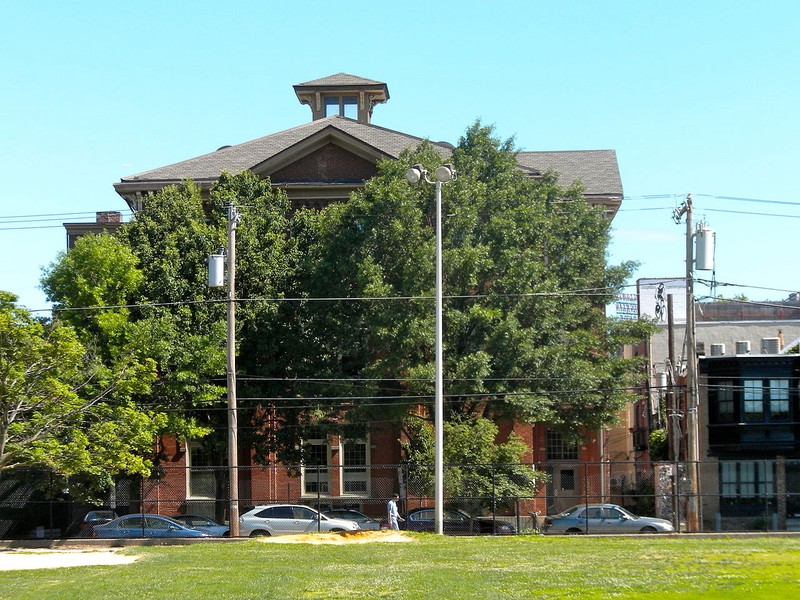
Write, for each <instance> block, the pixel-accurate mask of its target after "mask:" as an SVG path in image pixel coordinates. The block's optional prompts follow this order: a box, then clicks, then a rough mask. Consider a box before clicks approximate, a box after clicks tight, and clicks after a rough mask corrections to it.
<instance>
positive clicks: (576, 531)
mask: <svg viewBox="0 0 800 600" xmlns="http://www.w3.org/2000/svg"><path fill="white" fill-rule="evenodd" d="M565 533H568V534H570V535H577V534H579V533H583V532H582V531H581V530H580V529H578V528H577V527H570V528H569V529H567V531H566V532H565Z"/></svg>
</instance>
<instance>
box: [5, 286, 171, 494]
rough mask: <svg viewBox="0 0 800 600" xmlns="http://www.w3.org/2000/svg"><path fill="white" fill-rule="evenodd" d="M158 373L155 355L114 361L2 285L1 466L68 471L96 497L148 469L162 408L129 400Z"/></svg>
mask: <svg viewBox="0 0 800 600" xmlns="http://www.w3.org/2000/svg"><path fill="white" fill-rule="evenodd" d="M154 376H155V371H154V365H153V364H152V362H151V361H142V362H138V361H129V362H127V363H125V364H121V363H120V364H119V365H118V366H117V368H108V367H107V366H105V365H104V364H102V362H101V361H98V360H97V357H96V356H94V355H93V354H92V353H91V352H87V350H86V349H85V348H84V346H83V345H82V344H81V342H80V340H79V338H78V335H77V334H76V332H75V330H74V329H73V328H72V327H70V326H68V325H64V324H62V323H60V322H59V321H58V320H55V321H51V322H46V321H44V320H38V319H35V318H33V317H32V315H31V314H30V313H29V312H28V311H26V310H24V309H22V308H19V307H18V306H17V305H16V297H15V296H14V295H12V294H9V293H8V292H0V470H8V469H15V468H35V469H39V470H43V471H47V472H50V473H52V474H54V475H56V476H58V477H61V478H70V479H71V481H72V483H73V493H74V494H75V495H76V496H78V497H86V498H91V497H92V496H93V494H95V493H97V492H99V491H100V490H103V489H105V488H106V487H107V486H108V485H109V484H110V483H111V482H112V481H113V477H114V476H115V475H117V474H120V473H126V474H140V475H141V474H147V473H149V470H150V462H149V461H148V460H147V458H146V456H147V455H148V452H147V450H148V449H149V448H150V447H152V443H153V436H154V435H155V434H156V432H157V431H158V430H159V428H160V427H161V426H162V425H163V419H162V417H161V416H160V415H158V414H156V413H153V412H149V411H140V410H138V409H137V408H136V407H135V406H134V405H133V403H132V402H131V397H132V396H133V395H135V394H141V393H145V392H146V391H147V390H148V388H149V384H150V383H151V382H152V380H153V378H154Z"/></svg>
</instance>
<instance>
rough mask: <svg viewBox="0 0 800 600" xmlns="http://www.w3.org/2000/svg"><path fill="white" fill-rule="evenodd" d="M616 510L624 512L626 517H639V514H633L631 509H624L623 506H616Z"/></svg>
mask: <svg viewBox="0 0 800 600" xmlns="http://www.w3.org/2000/svg"><path fill="white" fill-rule="evenodd" d="M617 510H618V511H619V512H621V513H622V514H624V515H625V516H626V517H630V518H631V519H638V518H639V515H635V514H633V513H632V512H631V511H629V510H625V509H624V508H622V507H621V506H618V507H617Z"/></svg>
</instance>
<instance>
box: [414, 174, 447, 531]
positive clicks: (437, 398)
mask: <svg viewBox="0 0 800 600" xmlns="http://www.w3.org/2000/svg"><path fill="white" fill-rule="evenodd" d="M435 175H436V179H435V180H432V179H430V178H429V177H428V170H427V169H426V168H425V167H424V166H423V165H414V166H413V167H411V168H410V169H409V170H408V171H406V179H408V181H409V183H411V184H417V183H419V182H420V181H421V180H424V181H425V182H426V183H435V184H436V292H435V295H436V339H435V345H436V359H435V381H434V385H435V395H434V409H433V431H434V451H433V452H434V459H433V463H434V464H433V471H434V473H433V479H434V484H433V496H434V531H435V532H436V533H438V534H439V535H441V534H443V533H444V391H443V390H444V377H443V375H442V371H443V364H444V362H443V350H442V184H445V183H447V182H449V181H453V180H454V179H455V178H456V171H455V169H454V168H453V166H452V165H449V164H448V165H442V166H441V167H439V168H438V169H436V171H435Z"/></svg>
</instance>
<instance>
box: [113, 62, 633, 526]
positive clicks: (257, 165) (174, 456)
mask: <svg viewBox="0 0 800 600" xmlns="http://www.w3.org/2000/svg"><path fill="white" fill-rule="evenodd" d="M294 90H295V93H296V95H297V98H298V99H299V101H300V102H301V103H302V104H306V105H308V106H309V107H310V108H311V111H312V121H311V122H309V123H306V124H304V125H300V126H298V127H294V128H292V129H288V130H285V131H280V132H277V133H273V134H270V135H267V136H264V137H260V138H257V139H254V140H251V141H248V142H244V143H240V144H237V145H233V146H222V147H221V148H219V149H218V150H216V151H215V152H211V153H209V154H205V155H203V156H198V157H195V158H190V159H188V160H185V161H182V162H179V163H176V164H172V165H168V166H164V167H159V168H155V169H151V170H149V171H145V172H142V173H139V174H136V175H131V176H127V177H123V178H122V179H121V180H120V182H119V183H116V184H115V185H114V188H115V190H116V191H117V193H118V194H119V195H120V196H122V197H123V198H124V199H125V201H126V202H127V204H128V206H129V207H130V208H131V210H132V211H134V213H135V212H136V211H138V210H141V209H142V208H143V206H144V205H145V204H146V202H147V196H148V194H150V193H153V192H156V191H158V190H160V189H162V188H164V187H165V186H168V185H171V184H178V183H180V182H181V181H184V180H186V179H191V180H193V181H194V182H195V183H196V184H197V185H199V186H200V188H201V190H202V191H203V192H206V193H207V192H208V190H210V189H211V187H212V186H213V185H214V183H215V182H216V181H217V180H218V178H219V176H220V174H221V173H222V172H223V171H228V172H231V173H234V174H235V173H239V172H241V171H245V170H250V171H252V172H253V173H255V174H256V175H258V176H259V177H262V178H267V177H269V179H270V181H271V183H272V184H273V185H274V186H277V187H280V188H282V189H284V190H285V191H286V194H287V196H288V197H289V199H290V200H291V202H292V204H293V206H294V207H295V208H298V207H317V208H321V207H324V206H326V205H328V204H330V203H332V202H343V201H347V199H348V198H349V196H350V194H351V193H352V192H354V191H356V190H359V189H361V188H362V187H363V186H364V183H365V181H367V180H368V179H370V178H371V177H372V176H373V175H375V174H376V173H377V162H378V161H379V160H381V159H396V158H398V157H399V156H400V154H401V153H402V152H403V151H404V150H406V149H410V148H416V147H417V146H418V145H419V144H420V143H422V142H423V141H424V140H423V138H422V137H418V136H415V135H410V134H407V133H402V132H399V131H394V130H391V129H386V128H383V127H379V126H377V125H375V124H373V122H372V115H373V109H374V108H375V106H376V105H378V104H380V103H383V102H386V101H387V100H388V99H389V91H388V88H387V86H386V84H385V83H382V82H378V81H373V80H369V79H364V78H360V77H355V76H352V75H348V74H344V73H340V74H337V75H333V76H330V77H325V78H322V79H318V80H315V81H309V82H306V83H302V84H299V85H296V86H294ZM432 145H433V147H434V148H435V149H436V150H437V151H438V152H439V153H440V154H441V156H442V159H443V160H446V159H447V158H448V157H449V156H450V155H451V154H452V150H453V146H452V145H451V144H449V143H445V142H433V143H432ZM517 161H518V165H519V168H520V170H522V171H523V172H525V173H526V174H527V175H528V176H530V177H533V178H537V177H541V176H542V175H543V174H544V173H545V172H547V171H550V170H553V171H555V172H557V173H558V174H559V177H560V181H561V183H562V184H563V185H570V184H572V183H573V182H574V181H577V180H579V181H580V182H581V183H582V184H583V186H584V193H585V197H586V198H587V200H588V201H589V202H591V203H594V204H599V205H602V206H604V207H605V211H606V215H607V217H608V218H609V219H611V218H613V216H614V215H615V214H616V211H617V210H618V208H619V206H620V204H621V202H622V196H623V193H622V184H621V180H620V175H619V168H618V165H617V159H616V154H615V152H614V151H613V150H588V151H558V152H519V153H518V154H517ZM513 429H514V430H515V431H516V432H517V433H518V434H519V435H520V436H521V437H522V438H523V440H524V441H525V442H526V443H527V444H528V447H529V448H531V452H530V456H529V460H531V461H536V462H544V461H558V462H559V464H558V465H556V466H555V467H553V468H554V471H553V473H552V475H553V477H552V479H551V481H550V483H549V486H548V489H547V500H546V501H547V507H550V506H557V507H558V508H564V507H565V506H564V504H575V503H576V502H579V501H580V499H581V498H584V497H586V494H587V493H590V491H591V493H592V494H600V495H599V496H598V499H600V498H602V497H603V496H602V494H604V488H602V487H601V488H599V489H598V488H593V489H592V490H588V489H586V488H585V487H584V485H583V483H582V482H584V481H586V477H585V476H586V472H585V471H583V470H580V469H579V468H578V466H576V465H578V464H585V463H587V462H593V463H599V462H600V461H602V460H604V459H605V458H607V452H606V449H605V447H604V440H605V434H603V433H602V432H597V434H596V435H594V434H591V435H589V440H588V441H587V443H586V444H585V445H582V446H580V447H579V446H575V445H568V444H564V443H563V442H562V441H561V440H560V438H558V436H557V434H556V433H555V432H553V431H550V430H548V429H547V428H545V427H543V426H534V427H531V426H530V425H525V426H520V425H518V426H515V427H514V428H513ZM510 430H511V428H510V427H509V428H507V429H506V430H505V431H503V434H508V433H510ZM398 438H399V432H397V431H394V430H391V431H390V430H387V429H385V428H383V429H380V428H377V427H373V428H372V430H371V432H370V434H369V435H368V436H367V438H366V439H355V440H347V439H339V438H336V439H328V438H325V439H318V440H309V441H308V443H309V444H310V446H311V447H312V449H313V453H312V454H313V456H314V459H313V460H312V461H310V462H309V463H308V464H306V465H305V466H304V467H303V470H302V473H300V475H301V476H300V477H299V478H298V477H295V478H287V477H286V476H285V474H280V472H279V471H276V470H264V471H259V472H254V473H253V474H252V476H241V475H240V482H241V486H242V489H241V490H240V493H239V496H240V498H241V499H242V501H243V502H246V501H248V500H253V501H264V500H269V499H274V498H284V497H292V498H294V499H301V500H303V499H304V500H306V501H312V500H313V501H315V502H316V501H322V502H326V503H328V504H331V503H339V504H341V503H345V502H346V503H348V505H349V506H352V507H354V508H360V509H362V510H363V509H364V506H365V504H366V503H367V502H368V501H369V498H371V497H381V496H388V495H389V494H390V493H391V492H394V491H396V489H397V487H398V485H400V484H401V483H402V482H399V480H401V479H402V477H400V476H399V475H398V473H397V471H396V470H386V469H381V468H380V466H381V465H396V464H398V463H399V462H400V446H399V443H398ZM171 444H173V442H168V443H167V445H169V446H170V448H171V447H172V446H171ZM178 447H179V451H176V452H172V450H171V449H170V451H169V452H166V455H167V456H168V457H169V458H170V460H168V461H167V462H166V463H165V464H173V465H185V466H188V467H189V469H187V474H186V480H185V481H184V482H181V483H178V484H176V488H175V489H178V490H181V492H180V493H181V494H183V495H184V496H185V498H186V505H190V504H192V505H194V506H197V507H198V510H201V511H202V510H205V508H203V507H204V506H205V507H207V506H213V504H214V502H215V500H216V499H219V498H220V493H223V492H224V489H223V490H221V488H220V485H219V481H218V480H215V479H214V476H213V474H211V473H210V471H209V470H208V467H209V466H210V465H209V464H208V456H207V454H206V453H205V452H204V449H203V446H202V444H201V443H194V442H189V443H188V445H186V446H185V447H183V448H180V445H178ZM312 463H313V464H312ZM240 464H242V465H248V464H251V458H250V456H249V455H248V456H244V455H243V456H242V457H241V458H240ZM606 487H607V486H606ZM547 507H545V506H541V509H545V508H547Z"/></svg>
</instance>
